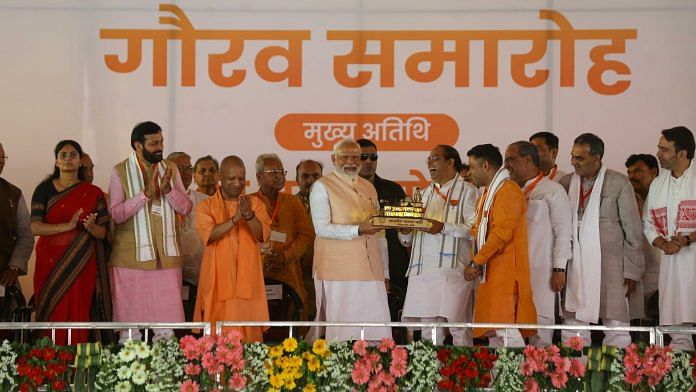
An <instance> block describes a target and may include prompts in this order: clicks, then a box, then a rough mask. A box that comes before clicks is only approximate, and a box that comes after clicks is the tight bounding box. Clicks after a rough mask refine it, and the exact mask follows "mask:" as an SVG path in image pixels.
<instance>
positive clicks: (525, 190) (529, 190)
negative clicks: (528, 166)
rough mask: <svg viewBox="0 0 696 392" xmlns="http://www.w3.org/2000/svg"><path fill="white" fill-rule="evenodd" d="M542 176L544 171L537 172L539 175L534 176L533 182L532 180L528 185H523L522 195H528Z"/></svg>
mask: <svg viewBox="0 0 696 392" xmlns="http://www.w3.org/2000/svg"><path fill="white" fill-rule="evenodd" d="M542 178H544V173H539V175H538V176H537V177H536V179H535V180H534V182H532V183H531V184H529V185H528V186H526V187H524V196H525V197H527V196H529V194H530V193H531V192H532V191H533V190H534V188H535V187H536V186H537V184H538V183H539V181H541V179H542Z"/></svg>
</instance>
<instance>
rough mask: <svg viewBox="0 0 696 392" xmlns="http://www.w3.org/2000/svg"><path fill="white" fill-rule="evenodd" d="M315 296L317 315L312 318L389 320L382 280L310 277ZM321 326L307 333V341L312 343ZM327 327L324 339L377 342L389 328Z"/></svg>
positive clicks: (388, 332)
mask: <svg viewBox="0 0 696 392" xmlns="http://www.w3.org/2000/svg"><path fill="white" fill-rule="evenodd" d="M314 287H315V289H316V295H317V317H316V319H315V321H329V322H368V323H369V322H377V323H385V322H389V321H391V317H390V314H389V304H388V303H387V289H386V287H385V286H384V282H381V281H376V280H367V281H360V280H358V281H356V280H350V281H337V280H319V279H314ZM323 332H324V328H319V327H313V328H312V329H310V330H309V332H308V333H307V337H306V338H307V340H308V341H310V342H313V341H314V340H316V339H318V338H320V337H321V336H322V335H323V334H324V333H323ZM362 332H363V335H362V336H361V328H360V327H327V328H326V335H325V338H326V340H329V341H331V340H339V341H343V340H358V339H364V340H369V341H379V340H381V339H382V338H391V337H392V333H391V328H390V327H369V328H364V329H362Z"/></svg>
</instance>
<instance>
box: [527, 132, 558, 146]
mask: <svg viewBox="0 0 696 392" xmlns="http://www.w3.org/2000/svg"><path fill="white" fill-rule="evenodd" d="M536 138H541V139H544V143H546V145H547V146H548V147H549V149H552V148H555V149H556V150H558V136H556V135H554V134H553V133H551V132H537V133H535V134H534V135H532V136H530V137H529V141H530V142H531V141H532V139H536Z"/></svg>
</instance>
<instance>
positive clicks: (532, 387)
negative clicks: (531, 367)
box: [524, 379, 539, 392]
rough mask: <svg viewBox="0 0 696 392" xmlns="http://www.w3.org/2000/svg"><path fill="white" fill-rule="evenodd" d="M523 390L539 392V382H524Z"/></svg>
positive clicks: (525, 391)
mask: <svg viewBox="0 0 696 392" xmlns="http://www.w3.org/2000/svg"><path fill="white" fill-rule="evenodd" d="M524 392H539V384H537V382H536V381H534V380H531V379H530V380H527V381H525V382H524Z"/></svg>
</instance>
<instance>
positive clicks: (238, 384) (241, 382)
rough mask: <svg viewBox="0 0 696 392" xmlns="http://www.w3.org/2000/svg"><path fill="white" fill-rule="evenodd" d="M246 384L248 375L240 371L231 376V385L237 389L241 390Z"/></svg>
mask: <svg viewBox="0 0 696 392" xmlns="http://www.w3.org/2000/svg"><path fill="white" fill-rule="evenodd" d="M245 386H246V377H244V376H242V375H241V374H239V373H236V374H234V375H233V376H232V377H230V382H229V387H230V388H232V389H233V390H235V391H241V390H242V389H244V387H245Z"/></svg>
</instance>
